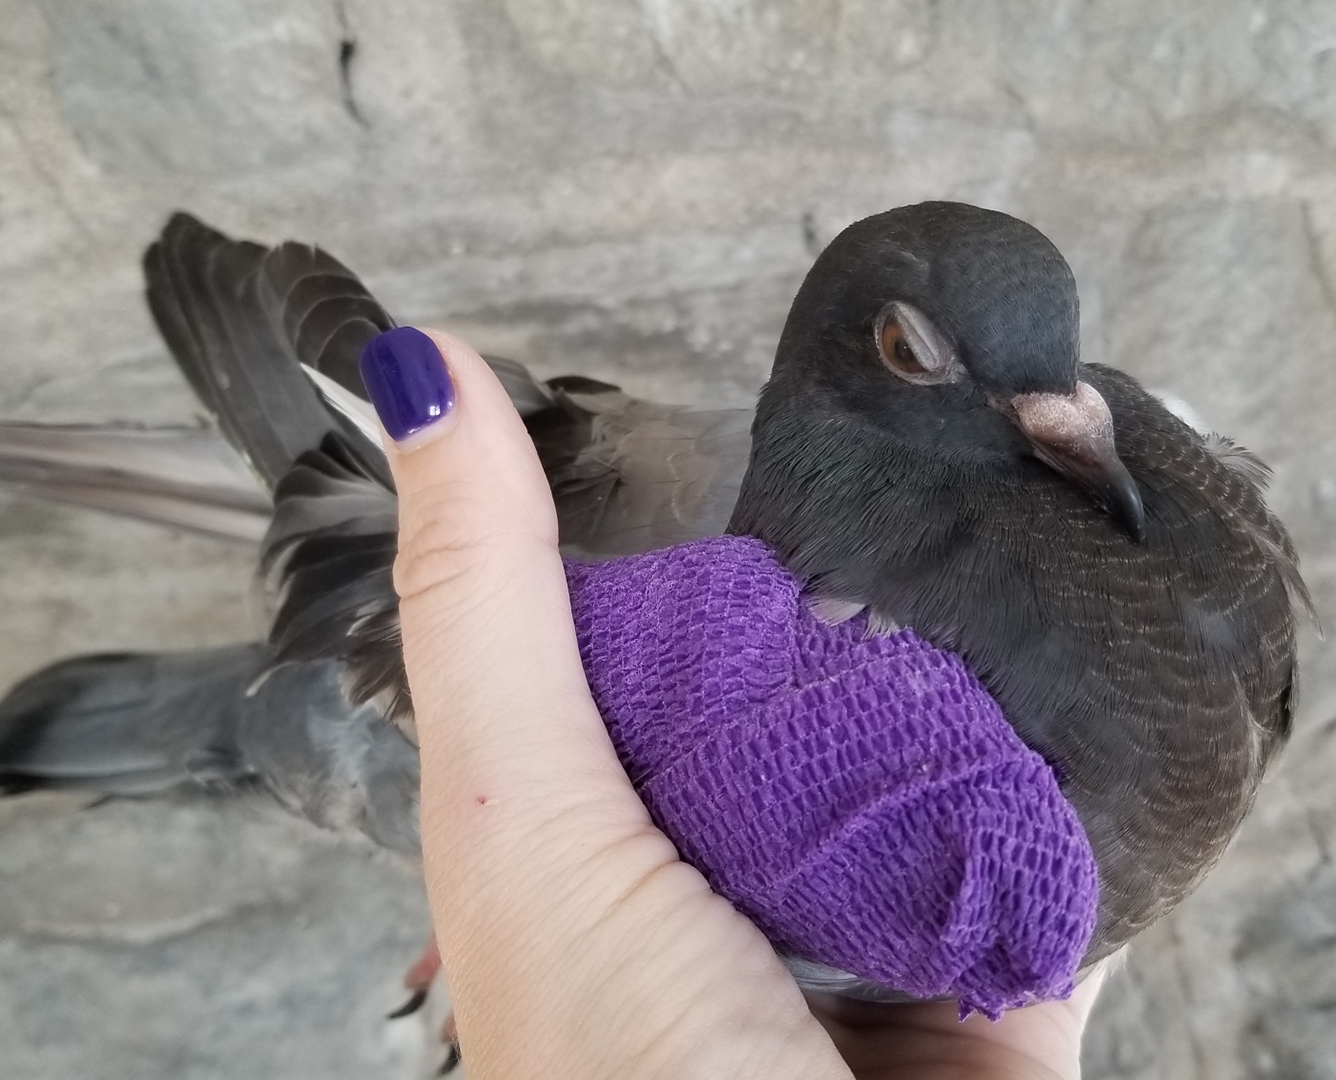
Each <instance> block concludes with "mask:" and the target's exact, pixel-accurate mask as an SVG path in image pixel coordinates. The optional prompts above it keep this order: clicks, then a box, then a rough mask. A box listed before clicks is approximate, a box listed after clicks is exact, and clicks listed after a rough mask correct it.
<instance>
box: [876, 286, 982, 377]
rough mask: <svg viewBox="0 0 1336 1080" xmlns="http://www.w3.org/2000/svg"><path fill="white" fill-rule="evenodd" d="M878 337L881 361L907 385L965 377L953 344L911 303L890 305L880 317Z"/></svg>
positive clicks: (877, 327)
mask: <svg viewBox="0 0 1336 1080" xmlns="http://www.w3.org/2000/svg"><path fill="white" fill-rule="evenodd" d="M876 335H877V353H878V355H880V356H881V362H882V363H883V364H884V365H885V366H886V368H887V369H888V370H889V371H890V372H891V373H892V374H893V375H896V376H898V377H899V378H901V379H904V380H905V382H911V383H915V384H918V385H925V384H929V383H943V382H957V381H959V380H960V379H961V378H963V377H964V373H965V371H964V368H963V367H961V364H960V361H959V360H957V359H956V353H955V350H954V349H953V348H952V347H951V344H950V342H948V341H947V339H946V338H945V337H943V336H942V334H941V333H940V332H939V331H938V329H937V328H936V327H935V326H933V324H932V322H931V321H930V320H929V319H928V317H927V316H926V315H924V314H923V312H921V311H919V309H918V308H916V307H914V306H912V305H910V304H906V303H904V302H903V301H901V300H896V301H893V302H892V303H889V304H887V305H886V306H885V307H884V308H883V309H882V312H881V314H880V315H879V316H878V317H877V325H876Z"/></svg>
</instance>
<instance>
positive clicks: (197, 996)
mask: <svg viewBox="0 0 1336 1080" xmlns="http://www.w3.org/2000/svg"><path fill="white" fill-rule="evenodd" d="M1334 78H1336V5H1333V4H1323V3H1315V2H1311V0H1276V2H1269V3H1267V2H1262V3H1243V2H1240V0H1192V2H1187V0H1185V2H1182V3H1178V4H1172V5H1168V4H1164V3H1152V2H1150V0H1117V2H1113V0H1109V2H1103V3H1087V2H1078V0H1050V2H1037V0H997V2H984V0H977V2H959V3H951V2H945V0H886V2H881V3H878V2H874V0H771V2H764V0H677V2H673V0H491V2H483V0H454V2H448V0H436V2H430V0H375V2H373V0H342V2H340V0H209V2H207V3H206V2H204V0H77V2H76V0H47V2H46V3H39V2H38V0H0V375H2V376H3V377H2V378H0V413H3V414H4V415H7V416H18V417H28V418H42V419H81V420H98V419H109V418H119V419H129V420H145V421H167V420H171V421H180V420H188V419H189V418H190V417H192V416H193V415H194V412H195V407H194V404H193V402H192V401H191V398H190V396H189V394H188V393H187V392H186V390H185V387H184V385H183V384H182V382H181V381H180V379H179V378H178V377H177V375H176V374H175V372H174V370H173V368H172V366H171V364H170V362H169V361H168V359H167V357H166V355H165V353H164V351H163V348H162V346H161V344H160V343H159V341H158V340H157V338H156V336H155V335H154V332H153V330H152V327H151V324H150V322H149V319H148V316H147V314H146V312H145V310H144V306H143V303H142V301H141V298H140V282H139V270H138V259H139V256H140V253H141V251H142V249H143V247H144V246H145V244H146V243H147V242H148V241H149V240H150V239H151V238H152V236H153V234H154V232H155V230H156V229H157V228H158V227H159V226H160V224H161V223H162V221H163V219H164V218H165V216H166V215H167V214H168V213H169V212H170V211H171V210H172V209H174V208H177V207H184V208H188V209H190V210H192V211H194V212H195V213H197V214H199V215H200V216H202V217H204V218H205V219H206V220H209V221H211V222H213V223H214V224H216V225H218V226H219V227H222V228H224V229H226V230H229V231H232V232H235V233H238V234H243V235H248V236H253V237H255V238H258V239H261V240H265V241H277V240H281V239H284V238H288V237H298V238H302V239H307V240H313V241H317V242H319V243H321V244H322V245H324V246H325V247H327V248H328V249H329V250H331V251H332V252H334V253H335V254H337V255H338V256H340V257H341V258H343V259H344V260H345V261H346V262H348V263H349V264H350V265H351V266H353V267H354V268H355V269H357V270H358V271H359V272H361V273H362V274H363V275H364V277H365V278H366V280H367V281H368V283H369V284H370V285H371V286H372V287H373V289H375V290H376V291H377V293H378V294H379V295H380V296H381V297H382V298H383V300H384V301H385V302H386V304H387V305H388V306H389V307H390V309H391V310H392V311H393V312H394V313H395V314H396V315H397V316H398V317H400V318H401V319H403V320H416V321H427V322H433V323H437V324H441V325H446V326H449V327H451V328H453V329H456V330H458V331H460V332H462V333H463V334H465V335H466V336H468V337H469V338H470V339H471V340H473V342H474V343H475V344H477V345H478V346H479V347H481V348H484V349H491V350H495V351H497V352H502V353H507V354H510V355H513V356H515V357H517V358H518V359H521V360H524V361H526V362H528V363H530V364H532V365H533V366H534V367H535V368H537V369H538V370H539V371H540V372H542V373H545V374H555V373H558V372H565V371H577V372H582V373H586V374H589V375H592V376H596V377H600V378H606V379H610V380H613V381H617V382H621V383H623V384H624V385H626V386H627V387H628V388H629V389H631V390H632V391H634V392H637V393H640V394H645V395H651V396H655V397H659V398H665V399H677V400H680V401H686V402H718V401H723V400H727V401H737V402H742V401H746V400H748V399H749V398H750V397H751V395H752V394H753V393H754V392H755V390H756V388H757V386H758V385H759V383H760V381H761V380H762V379H763V377H764V375H765V373H766V370H767V367H768V363H769V359H770V355H771V352H772V350H773V347H774V343H775V340H776V337H777V334H778V330H779V327H780V324H781V322H782V319H783V317H784V313H785V310H786V306H787V303H788V300H789V298H790V297H791V295H792V293H793V291H794V289H795V287H796V285H797V283H798V282H799V280H800V279H801V276H802V274H803V272H804V271H805V269H806V267H807V266H808V264H809V263H810V261H811V259H812V257H813V255H814V253H815V252H816V251H818V250H819V249H820V247H821V245H822V244H824V243H825V242H826V241H827V240H828V239H830V238H831V237H832V236H833V235H834V234H835V233H836V232H837V231H838V230H839V229H840V228H841V227H842V226H844V225H845V224H847V223H848V222H850V221H852V220H854V219H856V218H858V217H861V216H864V215H866V214H869V213H873V212H875V211H878V210H882V209H885V208H887V207H889V206H893V205H897V204H901V203H906V202H912V201H916V200H920V199H924V198H954V199H963V200H967V201H974V202H979V203H983V204H985V205H989V206H993V207H997V208H999V209H1003V210H1007V211H1010V212H1012V213H1015V214H1018V215H1020V216H1022V217H1025V218H1027V219H1029V220H1030V221H1033V222H1034V223H1035V224H1037V225H1038V226H1039V227H1040V228H1042V229H1043V230H1045V231H1046V232H1047V233H1048V234H1049V235H1050V236H1051V237H1052V238H1053V239H1054V240H1055V241H1056V242H1057V244H1058V245H1059V247H1060V248H1061V249H1062V250H1063V251H1064V252H1065V253H1066V255H1067V256H1068V258H1069V259H1070V261H1071V262H1072V265H1073V267H1074V268H1075V270H1076V274H1077V278H1078V281H1079V283H1080V287H1081V296H1082V304H1083V315H1084V318H1083V326H1084V350H1085V356H1086V358H1087V359H1090V360H1098V361H1104V362H1108V363H1112V364H1115V365H1117V366H1119V367H1122V368H1124V369H1126V370H1128V371H1130V372H1132V373H1133V374H1135V375H1137V376H1138V377H1140V378H1141V379H1143V380H1144V381H1145V382H1146V383H1148V384H1149V385H1151V386H1152V387H1155V388H1158V389H1162V390H1167V391H1171V392H1172V393H1174V394H1175V395H1177V396H1178V397H1180V398H1182V399H1184V400H1186V401H1187V402H1188V403H1190V404H1191V405H1192V406H1193V407H1194V408H1195V409H1196V410H1197V412H1198V413H1200V414H1201V416H1202V417H1204V418H1205V419H1206V420H1207V421H1208V422H1209V423H1210V424H1211V425H1212V426H1214V427H1217V428H1219V429H1220V430H1222V431H1225V432H1227V433H1230V434H1232V435H1234V436H1236V437H1237V438H1239V439H1240V440H1241V441H1242V442H1243V443H1245V444H1246V445H1248V446H1250V447H1251V448H1252V449H1254V450H1256V451H1257V452H1259V453H1260V454H1261V455H1262V456H1263V457H1264V458H1265V459H1266V460H1267V461H1268V462H1269V463H1270V464H1271V465H1272V466H1274V467H1275V470H1276V478H1275V483H1274V486H1273V505H1274V506H1275V508H1276V509H1277V510H1278V511H1279V512H1280V514H1281V515H1282V516H1283V517H1284V518H1285V520H1286V521H1287V522H1288V523H1289V525H1290V527H1291V529H1292V530H1293V532H1294V535H1295V538H1296V540H1297V541H1298V543H1299V546H1300V548H1301V550H1302V553H1303V559H1304V568H1305V572H1306V576H1307V578H1308V581H1309V583H1310V585H1311V586H1312V588H1313V591H1314V595H1315V597H1316V598H1317V602H1318V607H1319V609H1320V610H1321V612H1322V613H1323V616H1324V618H1325V621H1326V623H1327V625H1328V626H1329V627H1330V626H1336V292H1334V291H1333V289H1334V288H1336V286H1334V285H1333V282H1334V281H1336V265H1334V264H1333V260H1336V81H1334ZM249 564H250V554H249V553H248V552H246V551H244V550H239V549H237V548H230V547H226V546H223V545H219V544H214V543H211V542H207V541H204V540H201V539H198V538H193V537H189V536H185V535H179V534H172V533H169V532H165V531H162V530H157V529H153V528H150V527H148V526H141V525H135V524H131V523H125V522H119V521H112V520H110V519H105V518H102V517H97V516H95V515H92V514H83V513H76V512H74V511H70V510H65V509H60V508H53V507H49V506H43V505H39V504H36V503H32V502H29V501H27V500H24V499H21V498H16V497H12V496H4V497H3V502H0V681H3V682H4V683H8V682H10V681H12V680H13V679H15V678H17V677H18V676H20V675H21V674H23V673H24V672H25V671H27V670H29V669H31V668H32V667H34V666H36V665H38V664H41V663H43V662H45V661H48V660H50V659H53V658H55V657H57V656H61V655H65V654H68V653H71V652H75V651H78V650H85V649H93V648H113V647H168V646H182V645H188V644H196V643H205V642H218V641H228V640H237V639H240V638H243V637H246V636H247V635H248V634H250V633H251V628H252V620H251V617H250V614H249V613H248V611H247V602H246V595H247V583H248V571H249ZM1334 660H1336V656H1334V655H1333V647H1332V646H1330V645H1324V644H1322V643H1321V642H1320V641H1319V640H1318V638H1317V636H1316V635H1315V634H1314V633H1312V632H1307V633H1305V636H1304V641H1303V665H1304V666H1303V705H1302V710H1301V714H1300V722H1299V726H1298V732H1297V734H1296V737H1295V740H1294V745H1293V747H1292V748H1291V750H1290V752H1289V754H1288V756H1287V758H1286V759H1285V761H1284V762H1283V763H1282V765H1281V767H1280V768H1279V769H1278V770H1276V772H1275V775H1274V777H1273V778H1272V779H1271V781H1270V782H1269V784H1268V785H1267V787H1266V789H1265V791H1264V793H1263V796H1262V798H1261V799H1260V801H1259V804H1258V807H1257V810H1256V813H1255V814H1254V816H1253V818H1252V820H1251V821H1250V823H1249V825H1248V826H1247V828H1246V829H1245V831H1244V834H1243V836H1242V837H1241V838H1240V840H1239V842H1238V843H1237V844H1236V845H1235V847H1234V848H1233V850H1232V851H1231V852H1230V854H1229V855H1228V857H1227V858H1226V860H1225V862H1224V864H1223V865H1222V866H1221V867H1220V868H1219V870H1218V871H1217V872H1216V873H1215V874H1214V875H1213V876H1212V877H1211V878H1210V879H1209V880H1208V882H1207V884H1206V885H1205V886H1204V887H1203V888H1202V889H1201V890H1200V892H1199V893H1198V894H1197V895H1196V896H1194V897H1193V898H1192V899H1191V900H1190V901H1189V902H1188V903H1187V904H1185V905H1184V907H1183V909H1182V910H1181V911H1180V912H1179V913H1178V914H1177V915H1175V916H1174V917H1173V918H1171V919H1169V920H1166V921H1165V922H1164V923H1163V924H1162V925H1160V926H1158V927H1156V928H1155V929H1153V930H1152V931H1151V932H1150V933H1148V934H1147V935H1146V936H1145V938H1144V939H1143V940H1142V941H1141V942H1140V943H1139V944H1138V946H1137V947H1136V948H1135V949H1134V950H1133V953H1132V957H1131V960H1130V962H1129V964H1128V966H1127V969H1126V970H1125V971H1124V972H1123V974H1121V975H1120V976H1119V977H1118V978H1117V979H1116V980H1114V982H1113V983H1112V984H1111V985H1110V987H1109V989H1108V991H1107V993H1106V995H1105V998H1104V1000H1103V1002H1102V1004H1101V1006H1100V1009H1099V1013H1098V1016H1097V1019H1096V1022H1095V1024H1094V1026H1093V1030H1092V1032H1091V1036H1090V1039H1089V1046H1088V1049H1087V1055H1086V1060H1087V1075H1088V1076H1089V1077H1093V1078H1100V1077H1113V1076H1118V1077H1137V1078H1146V1080H1150V1078H1159V1077H1163V1078H1173V1080H1186V1078H1193V1077H1197V1078H1202V1080H1205V1078H1207V1077H1209V1078H1211V1080H1232V1078H1241V1077H1284V1078H1320V1077H1336V1019H1334V1018H1333V1011H1332V1010H1333V1001H1336V944H1334V943H1336V870H1333V866H1332V863H1331V859H1330V852H1331V849H1332V845H1333V844H1336V781H1333V779H1332V776H1333V774H1334V773H1336V745H1333V732H1336V725H1333V720H1332V718H1333V717H1336V665H1334V664H1333V661H1334ZM0 815H3V816H2V817H0V879H2V880H3V882H4V884H3V886H0V1057H2V1058H3V1060H4V1063H5V1064H4V1069H3V1071H4V1073H5V1075H6V1076H14V1077H18V1078H24V1080H27V1078H37V1077H41V1078H43V1080H51V1078H60V1077H76V1076H77V1077H80V1078H81V1080H94V1078H100V1077H107V1078H112V1077H115V1078H121V1077H126V1076H136V1077H144V1078H150V1077H199V1078H204V1077H208V1078H221V1077H234V1076H235V1077H242V1076H283V1077H305V1076H311V1077H315V1076H320V1077H341V1076H348V1077H366V1076H373V1075H374V1076H387V1077H391V1076H412V1075H418V1074H420V1073H421V1071H422V1070H423V1069H425V1068H428V1067H429V1065H430V1064H431V1060H430V1059H431V1058H432V1056H433V1054H434V1051H433V1050H432V1048H431V1047H430V1045H429V1042H430V1039H429V1034H430V1033H429V1031H428V1030H427V1028H426V1027H425V1026H424V1025H423V1024H415V1023H414V1022H408V1023H406V1024H402V1025H399V1026H395V1025H386V1024H385V1023H383V1022H382V1021H381V1020H380V1018H379V1014H380V1013H381V1012H383V1011H384V1010H385V1009H386V1008H388V1007H390V1006H392V1005H393V1004H394V1003H395V996H396V987H395V982H396V977H397V976H396V972H397V970H398V969H400V968H402V967H403V966H405V965H406V964H407V963H408V961H409V960H410V959H411V954H412V952H413V951H414V950H415V949H416V948H417V946H418V944H419V943H420V939H421V936H422V935H423V934H424V933H425V930H426V922H425V909H424V905H423V903H422V900H421V897H420V886H419V885H418V884H417V882H416V881H415V880H414V878H413V875H412V873H411V872H410V871H408V870H405V869H404V868H401V867H398V866H396V865H394V864H392V863H390V861H389V860H387V859H385V858H383V857H382V856H379V855H376V854H374V853H371V852H368V851H367V850H365V849H363V848H360V847H354V846H351V845H348V844H344V843H342V842H340V841H337V840H335V839H333V838H331V837H328V836H325V835H322V834H318V833H316V832H314V831H313V830H311V829H308V828H305V827H304V826H302V825H301V824H300V823H297V822H292V821H288V820H286V819H285V818H284V817H283V815H282V814H281V812H280V811H278V810H276V809H273V808H271V807H268V806H267V805H266V804H265V803H264V801H263V800H257V799H253V798H231V799H227V798H221V799H220V798H213V799H206V798H199V797H181V798H179V799H174V800H168V801H163V802H146V803H115V804H108V805H103V806H99V807H94V808H87V809H82V810H76V809H72V808H71V805H70V802H69V800H64V799H59V798H56V797H52V796H47V797H26V798H24V799H21V800H14V801H10V802H8V803H6V804H3V805H2V806H0Z"/></svg>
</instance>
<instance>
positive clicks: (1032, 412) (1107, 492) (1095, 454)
mask: <svg viewBox="0 0 1336 1080" xmlns="http://www.w3.org/2000/svg"><path fill="white" fill-rule="evenodd" d="M1000 405H1001V411H1002V412H1004V413H1006V414H1007V415H1008V416H1010V417H1011V419H1012V420H1013V422H1014V423H1015V424H1016V426H1017V427H1018V428H1020V429H1021V433H1022V434H1023V435H1024V436H1025V437H1026V438H1027V439H1028V440H1029V442H1030V446H1031V447H1032V448H1033V449H1034V454H1035V457H1037V458H1038V459H1039V460H1040V461H1042V462H1043V463H1044V464H1045V465H1047V466H1049V468H1051V469H1053V470H1055V471H1056V472H1058V473H1061V474H1062V475H1063V476H1065V477H1067V478H1068V479H1069V480H1072V481H1074V482H1075V483H1076V484H1078V485H1079V486H1081V487H1083V488H1085V489H1086V490H1087V491H1089V492H1090V493H1091V495H1093V496H1094V497H1095V499H1096V500H1097V501H1098V502H1099V503H1100V504H1101V505H1102V506H1103V507H1104V508H1105V509H1106V510H1107V511H1108V512H1109V513H1110V514H1112V515H1113V517H1115V518H1116V519H1117V520H1118V521H1120V522H1121V523H1122V525H1123V527H1124V528H1125V529H1127V531H1128V532H1129V533H1130V534H1131V536H1132V539H1134V540H1136V541H1137V542H1138V543H1140V542H1141V541H1142V540H1143V539H1145V536H1146V511H1145V508H1144V507H1143V506H1142V504H1141V492H1140V491H1139V490H1137V484H1136V481H1135V480H1133V479H1132V475H1131V474H1130V473H1129V472H1128V471H1127V466H1126V465H1124V464H1123V463H1122V461H1121V460H1120V459H1119V457H1118V450H1117V447H1115V446H1114V441H1113V417H1112V416H1110V415H1109V406H1108V404H1107V403H1106V402H1105V401H1104V398H1103V397H1101V396H1100V393H1099V391H1098V390H1096V389H1095V388H1094V387H1093V386H1091V385H1090V384H1089V383H1077V384H1076V390H1075V392H1074V393H1072V394H1070V395H1068V394H1017V395H1016V396H1015V397H1012V398H1008V399H1007V400H1006V401H1005V402H1002V403H1000Z"/></svg>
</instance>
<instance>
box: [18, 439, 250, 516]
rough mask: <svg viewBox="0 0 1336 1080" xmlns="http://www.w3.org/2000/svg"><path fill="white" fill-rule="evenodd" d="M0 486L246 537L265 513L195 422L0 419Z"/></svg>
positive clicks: (246, 481) (246, 475)
mask: <svg viewBox="0 0 1336 1080" xmlns="http://www.w3.org/2000/svg"><path fill="white" fill-rule="evenodd" d="M0 484H5V485H7V486H9V487H12V488H15V489H17V490H20V491H23V492H25V493H28V494H32V495H38V496H41V497H42V498H46V499H53V500H55V501H57V502H65V503H72V504H74V505H76V506H88V507H92V508H94V509H98V510H108V511H112V512H113V513H120V514H125V515H128V516H130V517H137V518H140V519H143V520H147V521H154V522H159V523H161V524H166V525H176V526H180V527H183V528H187V529H193V530H195V531H197V532H202V533H206V534H208V535H211V536H218V537H222V538H224V539H228V540H242V541H248V542H250V543H255V542H256V541H258V540H259V539H260V538H261V537H262V536H263V535H264V532H265V529H266V528H267V527H268V525H269V517H270V514H271V513H272V511H273V504H272V502H271V501H270V499H269V496H268V494H266V493H265V492H264V491H263V490H262V489H261V487H260V485H259V484H258V483H257V482H256V479H255V476H254V475H253V474H252V473H251V471H250V470H249V469H248V468H247V467H246V465H245V463H244V462H243V461H242V460H241V459H240V458H239V457H237V455H236V454H235V453H233V451H232V450H230V449H229V448H228V447H227V445H226V444H225V443H223V442H222V441H221V440H220V439H219V438H218V437H217V435H215V434H214V433H213V432H212V431H209V430H207V429H205V428H197V427H196V428H185V427H176V428H143V427H131V426H128V425H118V424H102V425H84V424H24V423H17V422H0Z"/></svg>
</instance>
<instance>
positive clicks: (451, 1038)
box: [436, 1010, 460, 1076]
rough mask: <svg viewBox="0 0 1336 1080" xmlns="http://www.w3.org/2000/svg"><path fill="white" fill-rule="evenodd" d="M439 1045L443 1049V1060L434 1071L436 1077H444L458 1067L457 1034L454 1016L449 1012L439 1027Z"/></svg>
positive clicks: (452, 1011) (452, 1012)
mask: <svg viewBox="0 0 1336 1080" xmlns="http://www.w3.org/2000/svg"><path fill="white" fill-rule="evenodd" d="M441 1044H442V1045H443V1046H444V1047H445V1060H444V1061H442V1062H441V1067H440V1068H439V1069H437V1070H436V1075H437V1076H446V1075H448V1074H450V1073H452V1072H454V1071H455V1069H456V1068H458V1067H459V1060H460V1058H459V1032H458V1031H457V1030H456V1028H455V1014H454V1010H451V1012H450V1015H449V1016H447V1017H446V1018H445V1023H443V1024H442V1025H441Z"/></svg>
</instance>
